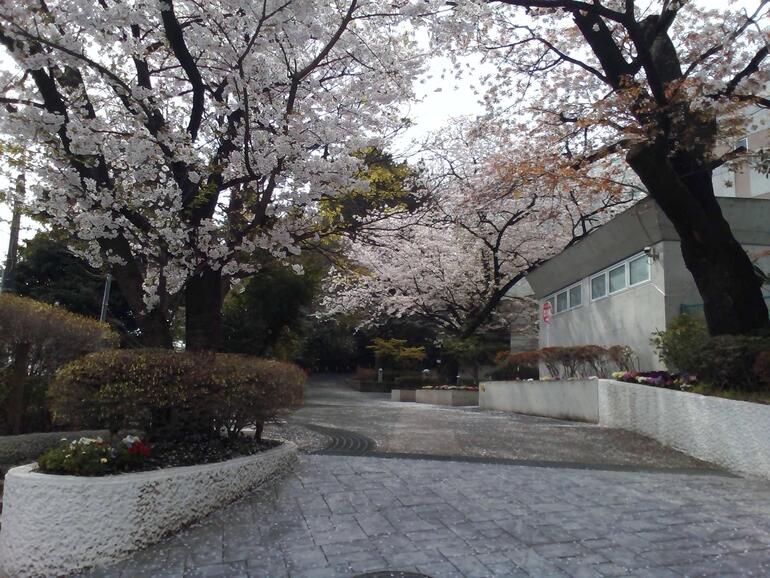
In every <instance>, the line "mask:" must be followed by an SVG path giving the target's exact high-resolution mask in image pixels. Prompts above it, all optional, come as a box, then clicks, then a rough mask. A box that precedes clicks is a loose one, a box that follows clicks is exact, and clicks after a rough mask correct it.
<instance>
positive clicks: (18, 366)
mask: <svg viewBox="0 0 770 578" xmlns="http://www.w3.org/2000/svg"><path fill="white" fill-rule="evenodd" d="M117 343H118V336H117V334H116V333H115V332H114V331H112V329H110V327H109V325H107V324H106V323H100V322H99V321H97V320H96V319H91V318H90V317H85V316H83V315H77V314H75V313H71V312H70V311H67V310H66V309H62V308H61V307H56V306H54V305H49V304H47V303H42V302H40V301H35V300H34V299H29V298H27V297H19V296H18V295H13V294H10V293H2V294H0V404H2V406H3V407H4V408H5V412H4V413H5V415H4V417H5V420H4V423H3V419H2V417H0V429H4V430H7V431H8V433H12V434H18V433H22V432H25V431H40V430H44V429H47V428H48V426H49V425H50V421H49V418H48V412H47V410H46V408H45V404H44V400H45V388H46V386H47V384H48V380H49V379H50V378H51V376H52V375H53V373H54V372H55V371H56V369H57V368H58V367H60V366H61V365H63V364H64V363H67V362H68V361H70V360H72V359H75V358H77V357H80V356H81V355H84V354H86V353H89V352H92V351H97V350H99V349H104V348H107V347H115V346H116V345H117Z"/></svg>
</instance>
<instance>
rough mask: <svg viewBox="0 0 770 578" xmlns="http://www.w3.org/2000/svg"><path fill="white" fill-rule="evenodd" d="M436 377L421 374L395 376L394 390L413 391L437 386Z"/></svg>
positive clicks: (437, 379)
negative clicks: (426, 386)
mask: <svg viewBox="0 0 770 578" xmlns="http://www.w3.org/2000/svg"><path fill="white" fill-rule="evenodd" d="M439 382H440V380H439V378H438V377H437V376H436V375H423V374H422V373H415V374H408V375H403V374H402V375H397V376H396V378H395V379H394V380H393V387H394V389H415V388H418V387H422V386H424V385H439Z"/></svg>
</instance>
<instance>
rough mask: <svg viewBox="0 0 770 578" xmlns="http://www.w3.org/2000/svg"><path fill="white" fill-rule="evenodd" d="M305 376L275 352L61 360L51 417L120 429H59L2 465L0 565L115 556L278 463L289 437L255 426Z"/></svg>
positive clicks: (286, 456) (297, 393)
mask: <svg viewBox="0 0 770 578" xmlns="http://www.w3.org/2000/svg"><path fill="white" fill-rule="evenodd" d="M304 380H305V374H304V373H303V372H302V371H301V370H300V369H299V368H298V367H296V366H293V365H290V364H285V363H280V362H276V361H271V360H263V359H257V358H250V357H246V356H238V355H230V354H211V353H192V352H185V353H178V352H173V351H166V350H149V349H148V350H141V349H137V350H114V351H102V352H99V353H95V354H91V355H88V356H86V357H83V358H81V359H78V360H76V361H74V362H72V363H70V364H68V365H67V366H65V367H64V368H62V369H60V370H59V372H58V373H57V375H56V378H55V380H54V381H53V382H52V384H51V386H50V387H49V396H50V399H51V410H52V413H53V415H54V418H55V420H57V421H61V422H63V423H69V424H72V425H74V426H75V427H81V428H83V427H84V426H86V427H87V426H90V427H93V426H101V427H107V429H108V430H109V431H110V432H119V431H122V432H124V433H123V434H121V435H117V434H113V435H110V436H104V437H101V436H96V437H82V438H80V439H77V440H73V441H70V440H67V439H63V440H61V443H60V445H59V446H58V447H55V448H51V449H49V450H47V451H46V452H45V453H44V454H43V455H41V456H40V457H39V458H37V463H34V464H29V465H25V466H20V467H17V468H13V469H12V470H10V471H9V472H8V473H7V475H6V478H5V492H4V500H3V501H4V504H3V506H4V508H3V515H2V520H0V521H1V522H2V527H1V528H0V564H1V565H2V568H1V569H0V576H4V575H8V576H14V577H17V576H18V577H24V576H60V575H65V574H70V573H74V572H77V571H79V570H82V569H84V568H87V567H90V566H94V565H104V564H109V563H111V562H115V561H117V560H120V559H121V558H123V557H125V556H127V555H128V554H130V553H131V552H133V551H135V550H137V549H140V548H143V547H145V546H148V545H150V544H152V543H154V542H157V541H158V540H160V539H162V538H163V537H164V536H166V535H168V534H170V533H172V532H174V531H176V530H178V529H180V528H181V527H183V526H185V525H186V524H189V523H191V522H194V521H196V520H198V519H200V518H202V517H203V516H206V515H207V514H209V513H210V512H212V511H213V510H215V509H216V508H219V507H221V506H223V505H224V504H226V503H228V502H230V501H232V500H235V499H237V498H239V497H240V496H242V495H243V494H245V493H246V492H248V491H249V490H251V489H252V488H254V487H255V486H257V485H260V484H262V483H263V482H265V481H266V480H268V479H270V478H272V477H274V476H278V475H280V474H281V473H283V472H284V471H285V470H287V469H288V468H289V467H291V465H292V464H293V463H294V462H295V460H296V446H294V444H291V443H286V444H283V445H277V444H276V442H272V441H270V440H263V439H262V430H263V427H264V423H265V421H266V420H267V419H269V418H271V417H274V416H275V415H276V413H277V412H278V411H283V410H287V409H290V408H292V407H296V406H297V405H299V403H301V400H302V385H303V383H304ZM132 430H133V431H134V432H142V436H141V437H139V436H137V435H134V434H131V433H129V435H126V433H127V432H130V431H132ZM247 430H248V432H247Z"/></svg>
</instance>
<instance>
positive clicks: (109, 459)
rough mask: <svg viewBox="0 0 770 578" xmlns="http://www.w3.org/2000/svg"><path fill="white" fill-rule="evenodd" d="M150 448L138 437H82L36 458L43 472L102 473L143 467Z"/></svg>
mask: <svg viewBox="0 0 770 578" xmlns="http://www.w3.org/2000/svg"><path fill="white" fill-rule="evenodd" d="M149 456H150V448H149V446H147V445H146V444H145V443H144V442H143V441H142V439H141V438H139V437H138V436H132V435H129V436H126V437H125V438H123V439H122V440H114V441H105V440H104V439H102V438H101V437H95V438H88V437H82V438H80V439H77V440H72V441H68V440H67V439H66V438H62V440H61V443H60V444H59V445H58V446H57V447H55V448H52V449H50V450H48V451H47V452H45V453H44V454H43V455H42V456H40V458H38V460H37V464H38V467H39V469H40V471H42V472H45V473H51V474H73V475H78V476H103V475H107V474H117V473H121V472H130V471H135V470H138V469H142V468H143V467H144V465H145V462H146V458H148V457H149Z"/></svg>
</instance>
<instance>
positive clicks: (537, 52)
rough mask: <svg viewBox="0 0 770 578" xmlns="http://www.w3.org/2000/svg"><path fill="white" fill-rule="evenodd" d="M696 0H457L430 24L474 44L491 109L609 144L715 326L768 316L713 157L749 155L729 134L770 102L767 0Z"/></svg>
mask: <svg viewBox="0 0 770 578" xmlns="http://www.w3.org/2000/svg"><path fill="white" fill-rule="evenodd" d="M734 6H736V3H734V2H727V1H726V2H725V3H724V4H723V5H722V6H720V7H719V8H707V7H704V6H703V5H701V4H699V3H698V2H697V1H696V0H690V1H687V0H645V1H639V0H594V1H590V2H589V1H583V0H494V1H490V2H480V1H465V2H463V1H459V2H454V3H452V7H451V8H447V9H445V10H443V11H441V14H440V18H438V20H437V22H438V24H437V26H436V35H435V37H434V39H435V42H436V45H437V46H441V45H443V44H442V43H446V44H449V45H451V46H452V49H453V50H454V51H456V52H453V54H459V53H462V52H463V51H466V50H471V51H477V50H482V51H484V52H485V53H486V54H487V57H488V59H489V61H490V62H493V63H494V68H495V72H494V73H493V74H491V75H490V76H489V78H488V79H487V80H488V81H489V83H490V85H491V86H492V88H491V90H489V91H488V92H487V94H486V98H487V103H488V105H489V107H490V109H493V110H498V111H499V110H503V109H504V110H505V111H506V112H507V113H508V114H509V115H511V117H512V118H514V117H515V118H517V119H518V121H519V122H521V123H522V125H525V126H528V127H538V128H539V130H540V131H542V133H543V135H544V138H546V140H548V141H550V142H551V143H552V144H553V145H554V146H556V147H558V148H559V149H560V152H561V153H562V154H564V155H566V156H567V157H569V159H570V162H586V163H589V162H592V161H594V160H595V159H596V158H601V157H605V156H607V155H615V156H617V157H618V158H621V159H624V160H625V162H627V163H628V165H629V166H630V167H631V168H632V169H633V170H634V172H635V173H636V174H637V175H638V177H639V179H640V180H641V181H642V183H643V184H644V186H645V187H646V189H647V191H648V193H649V195H650V196H651V197H652V198H653V199H655V201H656V202H657V203H658V205H659V206H660V207H661V209H662V210H663V212H664V213H665V214H666V216H667V217H668V218H669V219H670V220H671V221H672V223H673V224H674V226H675V228H676V230H677V232H678V234H679V237H680V239H681V247H682V254H683V257H684V261H685V264H686V266H687V268H688V269H689V270H690V272H691V273H692V275H693V278H694V280H695V283H696V284H697V287H698V289H699V291H700V293H701V296H702V297H703V301H704V309H705V314H706V320H707V323H708V326H709V330H710V332H711V333H712V334H724V333H727V334H730V333H744V332H750V331H753V330H757V329H760V328H767V327H768V325H769V324H770V321H768V310H767V307H766V305H765V303H764V301H763V299H762V293H761V280H760V279H759V278H758V277H757V275H756V274H755V272H754V269H753V267H752V264H751V261H750V259H749V257H748V256H747V254H746V251H745V250H744V249H743V248H742V247H741V245H740V244H739V243H738V242H737V241H736V239H735V237H734V235H733V233H732V231H731V230H730V227H729V225H728V223H727V221H726V220H725V218H724V216H723V215H722V212H721V210H720V207H719V204H718V203H717V201H716V199H715V195H714V188H713V182H712V177H713V171H714V170H715V168H717V167H719V166H721V165H723V164H724V163H730V162H752V161H756V160H762V159H763V158H764V160H766V157H767V152H766V151H759V152H758V153H756V154H755V155H754V156H755V158H751V155H748V154H747V152H746V151H745V149H742V148H740V147H736V145H735V142H736V141H737V139H738V138H739V137H740V136H743V135H745V134H746V132H755V131H756V130H758V127H753V126H751V125H752V123H755V122H756V121H755V120H754V116H753V114H752V110H753V109H756V107H760V108H768V107H770V100H768V99H767V98H766V96H764V95H766V87H767V82H768V68H767V66H766V63H767V58H768V32H769V30H770V29H769V28H768V23H769V22H770V19H769V10H770V3H768V1H767V0H756V2H754V3H753V6H754V7H753V8H752V9H750V10H748V11H746V10H742V9H741V10H739V9H737V8H735V7H734Z"/></svg>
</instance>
